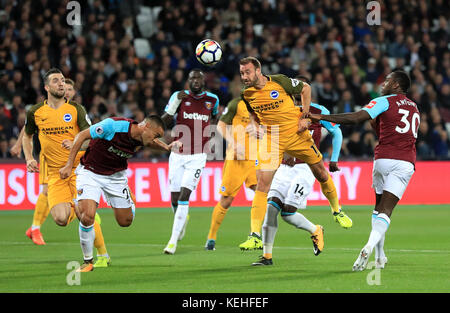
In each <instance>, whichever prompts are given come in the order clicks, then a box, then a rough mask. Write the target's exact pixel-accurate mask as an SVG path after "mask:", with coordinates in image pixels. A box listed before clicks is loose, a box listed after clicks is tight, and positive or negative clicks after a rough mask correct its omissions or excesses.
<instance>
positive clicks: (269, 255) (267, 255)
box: [263, 253, 272, 259]
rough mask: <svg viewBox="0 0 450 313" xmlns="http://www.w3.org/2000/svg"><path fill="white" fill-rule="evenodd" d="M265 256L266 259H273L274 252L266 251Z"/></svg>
mask: <svg viewBox="0 0 450 313" xmlns="http://www.w3.org/2000/svg"><path fill="white" fill-rule="evenodd" d="M263 257H265V258H266V259H271V258H272V253H264V254H263Z"/></svg>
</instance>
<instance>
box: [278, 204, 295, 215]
mask: <svg viewBox="0 0 450 313" xmlns="http://www.w3.org/2000/svg"><path fill="white" fill-rule="evenodd" d="M282 211H283V212H286V213H295V212H297V208H296V207H293V206H292V205H289V204H285V205H284V207H283V210H282Z"/></svg>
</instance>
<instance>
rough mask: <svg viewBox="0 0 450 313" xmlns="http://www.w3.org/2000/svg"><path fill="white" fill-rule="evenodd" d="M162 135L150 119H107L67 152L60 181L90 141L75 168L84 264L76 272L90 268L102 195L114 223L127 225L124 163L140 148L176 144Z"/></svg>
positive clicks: (131, 211) (130, 211) (130, 210)
mask: <svg viewBox="0 0 450 313" xmlns="http://www.w3.org/2000/svg"><path fill="white" fill-rule="evenodd" d="M163 135H164V122H163V121H162V120H161V118H160V117H159V116H156V115H151V116H149V117H147V118H145V119H144V121H142V122H140V123H137V122H136V121H133V120H130V119H126V118H119V117H117V118H116V117H114V118H107V119H105V120H103V121H101V122H99V123H97V124H94V125H92V126H91V127H89V128H88V129H85V130H84V131H82V132H80V133H79V134H78V135H77V137H75V141H74V143H73V146H72V148H71V150H70V154H69V156H68V160H67V163H66V165H65V166H64V167H62V168H61V169H60V170H59V173H60V176H61V179H66V178H67V177H69V176H70V173H71V169H72V168H73V164H74V162H75V158H76V155H77V153H78V151H79V150H80V147H81V146H82V145H83V143H84V142H85V141H87V140H89V139H92V140H91V141H90V143H89V147H88V149H87V150H86V153H85V154H84V156H83V157H82V159H81V162H80V165H79V166H78V167H77V170H76V172H77V193H78V197H77V200H78V207H79V218H80V228H79V235H80V243H81V249H82V251H83V256H84V263H83V265H81V267H80V268H79V269H78V271H79V272H89V271H92V270H93V269H94V266H93V244H94V239H95V236H96V234H95V232H94V231H93V228H94V219H95V212H96V210H97V206H98V203H99V202H100V196H101V194H102V192H103V193H104V195H105V197H106V201H107V202H108V203H109V204H110V205H111V207H112V208H113V210H114V215H115V217H116V221H117V223H118V224H119V225H120V226H122V227H128V226H130V225H131V223H132V222H133V219H134V215H135V204H134V202H133V201H132V199H131V195H130V190H129V188H128V179H127V168H128V159H129V158H131V157H132V156H133V155H134V154H135V153H136V152H137V151H138V150H139V149H140V148H141V147H142V146H148V147H152V148H158V149H163V150H165V151H170V149H171V148H172V147H173V146H175V147H179V146H180V143H179V142H177V141H174V142H172V143H171V144H170V145H166V144H165V143H163V142H161V141H160V140H158V139H157V138H160V137H162V136H163Z"/></svg>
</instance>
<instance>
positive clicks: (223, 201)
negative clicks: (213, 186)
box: [220, 196, 234, 209]
mask: <svg viewBox="0 0 450 313" xmlns="http://www.w3.org/2000/svg"><path fill="white" fill-rule="evenodd" d="M233 199H234V197H232V196H222V197H221V198H220V205H221V206H222V207H223V208H224V209H228V208H229V207H230V206H231V203H233Z"/></svg>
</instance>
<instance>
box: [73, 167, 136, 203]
mask: <svg viewBox="0 0 450 313" xmlns="http://www.w3.org/2000/svg"><path fill="white" fill-rule="evenodd" d="M75 174H76V175H77V201H80V200H85V199H89V200H94V201H95V202H97V203H100V197H101V195H102V192H103V194H104V195H105V200H106V202H107V203H108V204H109V205H110V206H111V207H113V208H116V209H122V208H132V207H134V203H133V201H132V200H131V195H130V189H129V187H128V178H127V171H126V170H124V171H120V172H117V173H114V174H112V175H99V174H96V173H94V172H91V171H89V170H87V169H86V168H84V166H83V165H81V164H79V165H78V167H77V168H76V170H75Z"/></svg>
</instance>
